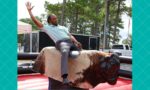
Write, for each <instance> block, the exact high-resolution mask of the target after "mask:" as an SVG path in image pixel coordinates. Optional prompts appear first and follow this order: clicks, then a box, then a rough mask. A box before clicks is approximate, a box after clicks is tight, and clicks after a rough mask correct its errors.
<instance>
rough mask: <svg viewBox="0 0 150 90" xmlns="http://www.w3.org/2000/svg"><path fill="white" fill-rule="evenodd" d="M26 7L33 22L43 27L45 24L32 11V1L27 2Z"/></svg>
mask: <svg viewBox="0 0 150 90" xmlns="http://www.w3.org/2000/svg"><path fill="white" fill-rule="evenodd" d="M26 7H27V10H28V12H29V15H30V17H31V18H32V20H33V22H34V23H35V24H36V25H37V27H38V28H40V29H41V28H42V27H43V24H42V23H41V22H40V21H39V20H37V19H36V18H35V17H34V16H33V14H32V11H31V10H32V9H33V6H31V3H30V2H27V3H26Z"/></svg>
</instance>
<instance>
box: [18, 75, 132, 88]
mask: <svg viewBox="0 0 150 90" xmlns="http://www.w3.org/2000/svg"><path fill="white" fill-rule="evenodd" d="M47 88H48V78H47V77H45V76H43V75H40V74H25V75H19V76H18V90H47ZM90 90H132V80H130V79H125V78H119V79H118V81H117V84H116V85H109V84H107V83H103V84H99V85H97V86H96V87H95V88H93V89H90Z"/></svg>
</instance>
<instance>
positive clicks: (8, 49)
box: [0, 0, 17, 90]
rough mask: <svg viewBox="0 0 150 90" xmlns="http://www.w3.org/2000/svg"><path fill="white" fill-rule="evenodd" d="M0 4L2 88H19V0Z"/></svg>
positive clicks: (0, 0) (0, 84)
mask: <svg viewBox="0 0 150 90" xmlns="http://www.w3.org/2000/svg"><path fill="white" fill-rule="evenodd" d="M0 4H1V5H0V12H1V14H0V90H17V68H16V67H17V56H16V55H17V52H16V50H17V48H16V47H17V1H16V0H0Z"/></svg>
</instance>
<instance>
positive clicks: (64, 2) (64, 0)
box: [60, 0, 66, 25]
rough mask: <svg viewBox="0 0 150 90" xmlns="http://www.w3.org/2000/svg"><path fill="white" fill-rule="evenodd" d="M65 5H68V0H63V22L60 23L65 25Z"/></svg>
mask: <svg viewBox="0 0 150 90" xmlns="http://www.w3.org/2000/svg"><path fill="white" fill-rule="evenodd" d="M65 6H66V0H63V7H62V14H61V23H60V24H61V25H64V22H65Z"/></svg>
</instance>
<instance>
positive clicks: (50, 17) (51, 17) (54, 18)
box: [47, 14, 58, 26]
mask: <svg viewBox="0 0 150 90" xmlns="http://www.w3.org/2000/svg"><path fill="white" fill-rule="evenodd" d="M47 22H48V23H49V24H52V25H55V26H57V25H58V23H57V16H56V15H55V14H51V15H48V18H47Z"/></svg>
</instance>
